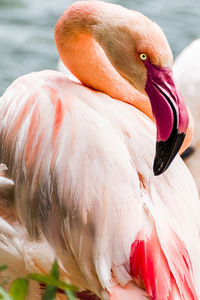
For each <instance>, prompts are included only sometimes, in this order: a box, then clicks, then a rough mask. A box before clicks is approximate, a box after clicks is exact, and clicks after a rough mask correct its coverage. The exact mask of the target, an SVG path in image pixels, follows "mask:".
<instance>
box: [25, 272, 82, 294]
mask: <svg viewBox="0 0 200 300" xmlns="http://www.w3.org/2000/svg"><path fill="white" fill-rule="evenodd" d="M28 278H30V279H32V280H35V281H37V282H40V283H44V284H47V285H52V286H56V287H58V288H60V289H62V290H66V291H72V292H73V291H74V292H76V291H77V288H76V287H75V286H73V285H69V284H66V283H65V282H63V281H60V280H58V279H54V278H52V277H51V276H45V275H42V274H29V275H28Z"/></svg>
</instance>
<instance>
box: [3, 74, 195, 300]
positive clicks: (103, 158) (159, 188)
mask: <svg viewBox="0 0 200 300" xmlns="http://www.w3.org/2000/svg"><path fill="white" fill-rule="evenodd" d="M0 118H1V120H2V122H1V124H0V137H1V143H2V142H3V144H4V147H3V148H1V157H2V160H3V161H4V162H6V164H7V166H8V171H9V177H11V178H14V181H15V201H16V205H17V210H18V213H19V215H20V217H21V219H22V220H23V222H24V224H25V226H26V227H27V228H28V231H29V233H30V235H31V236H32V237H36V238H37V237H38V236H39V235H40V234H44V235H45V236H46V237H47V239H48V240H49V242H50V243H51V245H52V246H53V248H54V250H55V251H56V254H57V256H58V257H59V259H60V260H61V261H62V264H63V266H64V267H65V269H66V270H67V273H68V277H69V279H70V280H71V281H72V282H73V283H74V284H77V285H78V286H79V287H80V288H82V289H89V290H91V291H92V292H93V293H95V294H97V295H98V296H99V297H101V298H102V299H107V297H108V294H107V293H106V290H105V289H107V291H110V292H111V291H112V286H113V284H114V283H113V282H118V284H120V285H122V286H125V285H126V284H127V283H128V282H129V281H130V280H131V278H133V277H135V280H136V282H137V284H138V285H139V286H140V287H141V282H144V283H145V287H146V290H147V293H148V295H149V297H150V298H152V299H161V298H160V297H161V295H163V296H164V298H163V299H173V300H174V299H197V294H198V290H199V287H198V281H199V276H200V274H199V261H200V260H199V253H200V251H199V250H200V249H199V248H200V245H199V243H198V240H199V237H198V234H199V226H200V224H199V213H200V211H199V210H200V205H199V199H198V196H197V192H196V189H195V185H194V183H193V180H192V178H191V176H190V174H189V172H188V171H187V168H186V167H185V165H184V163H183V162H182V160H181V159H180V158H179V157H177V158H176V159H175V161H174V163H173V164H172V166H171V167H170V169H169V170H167V171H166V172H165V174H164V175H161V176H159V177H155V176H154V175H153V172H152V159H153V156H154V151H155V150H154V145H153V140H154V136H155V126H154V123H153V122H152V121H151V120H150V119H149V118H148V117H146V116H145V115H144V114H143V113H142V112H140V111H139V110H137V109H136V108H134V107H133V106H130V105H128V104H126V103H123V102H120V101H116V100H114V99H112V98H111V97H109V96H107V95H105V94H102V93H100V92H96V91H92V90H90V89H88V88H87V87H83V86H82V85H81V84H79V83H75V82H72V81H70V80H69V79H68V78H67V77H66V76H65V75H64V74H61V73H59V72H55V71H43V72H39V73H32V74H30V75H26V76H24V77H21V78H19V79H18V80H17V81H15V82H14V83H13V84H12V85H11V86H10V87H9V88H8V90H7V91H6V92H5V94H4V95H3V97H2V98H1V101H0ZM141 149H142V151H141ZM50 183H51V184H50ZM191 232H192V238H191ZM145 248H146V249H147V252H146V254H145V252H144V249H145ZM158 257H160V259H159V260H158V259H157V258H158ZM149 264H150V265H149ZM141 268H142V269H141ZM111 270H112V273H111ZM140 270H143V271H140ZM144 270H146V271H144ZM160 274H162V275H161V277H160ZM113 276H114V278H113ZM159 278H160V281H159ZM162 278H165V284H163V283H162ZM183 278H184V280H183ZM158 282H160V283H158ZM136 290H137V289H136ZM125 292H126V289H124V293H125ZM113 295H114V293H113ZM140 295H141V299H145V297H146V296H145V295H144V293H143V291H142V290H141V292H140ZM142 295H144V297H143V296H142ZM169 295H170V297H169Z"/></svg>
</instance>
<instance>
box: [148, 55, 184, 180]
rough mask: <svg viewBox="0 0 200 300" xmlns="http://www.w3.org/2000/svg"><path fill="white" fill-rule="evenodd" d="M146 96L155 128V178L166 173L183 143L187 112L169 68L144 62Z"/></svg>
mask: <svg viewBox="0 0 200 300" xmlns="http://www.w3.org/2000/svg"><path fill="white" fill-rule="evenodd" d="M145 65H146V68H147V82H146V86H145V90H146V93H147V94H148V96H149V99H150V102H151V107H152V111H153V115H154V117H155V120H156V127H157V143H156V154H155V159H154V165H153V171H154V175H160V174H162V173H163V172H164V171H166V170H167V168H168V167H169V165H170V164H171V162H172V160H173V159H174V157H175V156H176V154H177V153H178V151H179V149H180V148H181V145H182V143H183V141H184V138H185V134H186V131H187V128H188V122H189V117H188V112H187V109H186V107H185V104H184V102H183V99H182V96H181V95H180V93H179V92H178V90H177V88H176V86H175V83H174V81H173V76H172V71H171V69H169V68H163V67H158V66H155V65H153V64H151V62H150V61H147V62H145Z"/></svg>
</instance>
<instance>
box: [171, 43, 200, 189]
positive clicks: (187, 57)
mask: <svg viewBox="0 0 200 300" xmlns="http://www.w3.org/2000/svg"><path fill="white" fill-rule="evenodd" d="M199 52H200V39H198V40H195V41H193V42H192V43H191V44H190V45H189V46H187V47H186V48H185V49H184V50H183V51H182V52H181V53H180V55H179V56H178V57H177V59H176V60H175V63H174V66H173V70H174V76H175V79H176V82H177V85H178V87H179V88H180V90H181V93H182V95H183V98H184V100H185V102H186V103H187V105H188V107H189V108H190V111H191V113H192V116H193V118H194V124H195V131H194V138H193V140H192V145H191V148H190V149H189V150H187V152H186V154H185V156H184V159H185V162H186V164H187V166H188V167H189V169H190V171H191V173H192V175H193V176H194V179H195V182H196V184H197V187H198V191H199V192H200V176H199V171H200V57H199Z"/></svg>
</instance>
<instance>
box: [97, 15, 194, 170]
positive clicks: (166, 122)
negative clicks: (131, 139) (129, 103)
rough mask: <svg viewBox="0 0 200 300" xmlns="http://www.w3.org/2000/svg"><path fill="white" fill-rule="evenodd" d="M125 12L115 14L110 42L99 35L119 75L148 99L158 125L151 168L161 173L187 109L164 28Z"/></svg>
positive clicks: (179, 140)
mask: <svg viewBox="0 0 200 300" xmlns="http://www.w3.org/2000/svg"><path fill="white" fill-rule="evenodd" d="M124 14H126V16H123V15H122V14H121V16H120V17H119V16H118V20H119V23H118V28H117V30H116V25H114V27H113V31H112V30H111V32H113V35H112V37H111V42H110V41H107V42H105V40H106V38H105V35H104V37H102V39H104V42H103V43H104V44H105V43H106V45H104V48H105V49H106V52H107V56H108V57H109V58H110V61H111V63H112V64H113V65H114V66H115V68H116V69H117V70H118V72H119V73H120V75H121V76H122V77H124V78H125V79H126V80H127V81H129V83H130V84H131V85H132V86H134V87H135V88H136V89H137V90H138V91H140V92H141V93H142V94H145V95H147V96H148V99H149V100H150V104H151V108H152V113H153V116H154V119H155V122H156V127H157V143H156V154H155V159H154V166H153V171H154V174H155V175H160V174H162V173H163V172H164V171H165V170H166V169H167V168H168V166H169V165H170V164H171V162H172V160H173V159H174V157H175V156H176V154H177V153H178V151H179V149H180V148H181V146H182V144H183V141H184V138H185V135H186V131H187V129H188V123H189V117H188V111H187V108H186V106H185V104H184V102H183V99H182V96H181V94H180V92H179V91H178V89H177V87H176V85H175V82H174V79H173V74H172V63H173V56H172V52H171V49H170V46H169V44H168V41H167V39H166V37H165V35H164V33H163V31H162V30H161V28H160V27H159V26H158V25H157V24H155V23H154V22H152V21H151V20H149V19H148V18H147V17H145V16H144V15H142V14H141V13H138V12H135V11H128V12H127V11H126V12H125V11H124ZM122 20H123V21H122ZM124 20H126V21H125V22H124ZM119 24H120V25H119ZM110 27H112V26H110ZM114 47H115V50H113V49H114ZM145 105H148V103H144V106H145ZM144 110H145V109H144Z"/></svg>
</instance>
